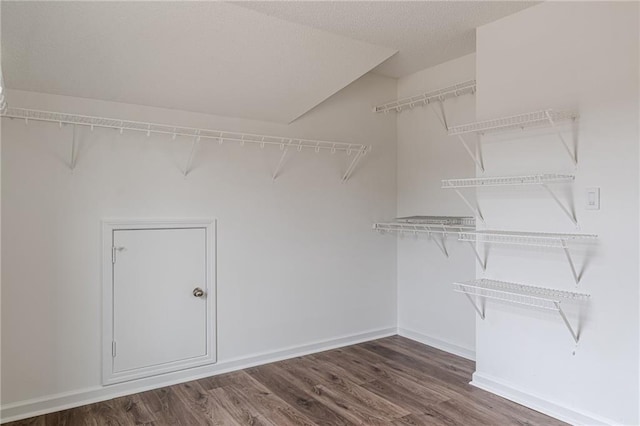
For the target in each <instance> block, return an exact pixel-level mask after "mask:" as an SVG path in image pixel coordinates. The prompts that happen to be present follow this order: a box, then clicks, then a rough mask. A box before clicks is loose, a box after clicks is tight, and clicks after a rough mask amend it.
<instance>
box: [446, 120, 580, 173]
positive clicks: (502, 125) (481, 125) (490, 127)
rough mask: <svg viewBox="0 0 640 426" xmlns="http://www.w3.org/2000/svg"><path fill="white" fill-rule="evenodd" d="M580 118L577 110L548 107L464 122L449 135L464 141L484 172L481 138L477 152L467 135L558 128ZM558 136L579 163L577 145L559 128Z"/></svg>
mask: <svg viewBox="0 0 640 426" xmlns="http://www.w3.org/2000/svg"><path fill="white" fill-rule="evenodd" d="M578 118H579V115H578V114H577V113H576V112H572V111H554V110H552V109H546V110H542V111H534V112H530V113H526V114H518V115H512V116H509V117H502V118H497V119H493V120H485V121H478V122H475V123H468V124H462V125H459V126H453V127H450V128H449V129H448V133H449V136H457V137H458V139H460V141H461V142H462V144H463V146H464V148H465V150H466V151H467V153H468V154H469V156H470V157H471V159H472V160H473V161H474V162H475V163H476V165H478V167H479V168H480V170H482V171H483V172H484V162H483V160H482V149H481V148H480V146H481V141H480V138H478V141H477V144H478V145H477V146H478V149H477V153H474V152H473V151H472V150H471V148H470V147H469V144H468V143H467V141H466V140H465V139H464V136H465V135H469V134H476V135H484V134H486V133H491V132H499V131H504V130H513V129H522V130H524V129H527V128H533V127H544V126H548V127H552V128H556V126H557V124H558V123H560V122H565V121H575V120H577V119H578ZM556 134H557V135H558V138H559V139H560V141H561V142H562V146H563V147H564V148H565V150H566V152H567V154H568V155H569V157H570V159H571V161H572V163H573V164H574V166H575V165H577V164H578V159H577V156H576V150H575V147H574V149H572V148H571V147H570V146H569V144H568V143H567V141H566V140H565V138H564V136H563V135H562V132H561V131H560V130H558V131H557V132H556Z"/></svg>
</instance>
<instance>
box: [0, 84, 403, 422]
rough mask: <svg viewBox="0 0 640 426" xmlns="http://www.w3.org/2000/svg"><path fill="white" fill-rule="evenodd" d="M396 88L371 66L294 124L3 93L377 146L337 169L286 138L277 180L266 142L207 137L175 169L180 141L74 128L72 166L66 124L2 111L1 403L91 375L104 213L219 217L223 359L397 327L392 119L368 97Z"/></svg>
mask: <svg viewBox="0 0 640 426" xmlns="http://www.w3.org/2000/svg"><path fill="white" fill-rule="evenodd" d="M395 90H396V82H395V80H393V79H389V78H385V77H380V76H375V75H367V76H365V77H363V78H362V79H360V80H358V81H357V82H355V83H353V84H352V85H350V86H348V87H347V88H345V89H344V90H343V91H341V92H340V93H338V94H336V95H335V96H333V97H332V98H330V99H329V100H327V101H326V102H324V103H323V104H322V105H320V106H318V107H317V108H315V109H314V110H313V111H311V112H310V113H309V114H307V115H306V116H304V117H302V118H301V119H299V120H298V121H296V122H295V123H293V124H292V125H290V126H282V125H276V124H273V123H264V122H255V121H247V120H241V119H234V118H224V117H217V116H206V115H201V114H193V113H186V112H180V111H171V110H164V109H157V108H149V107H142V106H135V105H125V104H116V103H109V102H101V101H93V100H87V99H79V98H68V97H61V96H53V95H44V94H37V93H27V92H16V91H14V92H10V93H9V98H8V99H9V103H10V105H11V106H13V107H27V108H34V109H42V110H53V111H65V112H74V113H81V114H86V115H100V116H105V117H116V118H127V119H134V120H135V119H137V120H141V121H152V122H159V123H168V124H172V123H175V124H181V125H186V126H193V127H205V128H221V129H228V130H237V131H245V132H254V133H266V134H274V135H283V136H292V137H309V138H318V139H327V140H336V141H345V142H353V143H364V144H370V145H372V146H373V150H372V152H371V153H370V154H368V155H367V156H366V157H365V158H364V159H363V161H362V162H361V163H360V166H359V168H358V169H357V170H356V172H355V173H354V175H353V177H352V178H351V180H350V181H349V182H347V183H346V184H342V183H341V177H342V173H343V172H344V170H345V169H346V167H347V165H348V161H347V158H346V156H344V155H340V154H335V155H331V154H330V153H328V152H327V153H319V154H316V153H314V152H313V151H311V152H300V153H298V152H294V153H293V154H292V156H291V157H290V160H289V161H288V162H287V163H286V166H285V168H284V169H283V171H282V173H281V176H280V178H279V179H278V180H277V181H276V182H275V183H273V182H272V181H271V173H272V171H273V169H274V168H275V165H276V163H277V161H278V159H279V156H280V151H279V150H278V149H277V148H276V149H267V148H265V149H264V150H260V149H259V148H258V147H254V146H246V147H240V146H239V145H238V144H223V145H222V146H219V145H218V144H217V143H215V142H203V143H202V144H201V148H200V150H199V151H198V154H197V157H196V161H195V164H194V167H195V168H194V170H193V171H192V173H191V174H190V175H189V176H188V177H187V178H184V177H183V176H182V174H181V172H180V170H179V167H178V166H179V165H182V164H184V161H185V160H186V157H187V154H188V150H189V147H190V141H189V140H183V141H176V142H174V141H172V140H171V138H170V137H162V136H155V135H152V136H151V137H146V136H145V135H144V134H134V133H126V132H125V134H124V135H119V133H118V132H117V131H113V130H106V129H96V130H95V131H94V132H93V133H91V131H90V130H89V129H79V130H78V132H79V135H80V139H81V141H82V146H81V150H80V153H79V158H78V162H77V166H76V169H75V170H74V171H73V172H71V171H70V170H69V169H68V168H67V166H66V165H65V161H66V159H67V157H68V152H69V150H70V143H71V128H70V127H65V128H62V129H59V128H58V126H57V125H55V124H48V123H38V122H30V123H29V125H25V123H24V122H23V121H20V120H9V119H3V120H2V228H3V233H2V246H3V249H4V250H3V259H2V260H3V262H2V263H3V266H4V268H3V269H2V292H3V298H2V404H3V407H6V406H7V405H8V404H9V406H11V407H14V408H15V406H16V404H17V406H18V408H17V409H15V410H14V413H18V412H19V411H20V407H19V406H20V402H21V401H25V400H28V399H32V398H44V399H45V400H46V399H47V398H49V397H50V396H52V395H56V394H58V395H57V396H60V395H59V394H60V393H65V392H71V393H73V392H77V391H79V392H84V391H86V390H95V389H97V388H98V387H99V385H100V382H101V379H100V371H101V362H100V353H101V352H100V342H101V340H100V333H101V313H100V306H101V304H100V303H101V301H100V294H101V283H100V277H101V273H100V265H101V254H100V236H101V234H100V232H101V227H100V220H101V219H102V218H104V217H125V218H130V217H137V218H145V217H167V218H171V217H216V218H218V259H217V261H218V271H217V278H218V291H217V297H218V324H217V327H218V360H219V363H220V364H224V363H225V362H227V361H230V360H237V359H239V358H243V357H250V356H253V355H255V354H265V353H270V352H273V351H278V350H282V349H291V348H295V347H299V346H303V345H307V344H311V343H314V342H319V341H325V340H333V339H336V338H338V337H343V336H356V337H357V336H362V335H363V333H367V332H374V333H373V334H371V336H373V335H376V333H378V334H380V333H383V334H384V333H389V332H391V333H394V332H395V326H396V303H395V300H396V284H395V281H396V260H395V259H396V244H395V241H394V240H391V239H385V238H380V237H379V236H378V235H376V233H375V232H373V231H372V230H371V224H372V223H373V222H374V221H377V220H380V218H385V217H393V216H394V215H395V212H396V197H395V192H396V148H395V139H396V121H395V117H393V116H392V115H389V116H380V115H376V114H373V113H372V112H371V107H372V105H374V104H376V103H380V102H383V101H385V100H387V99H389V98H393V97H395V94H396V92H395ZM141 314H144V311H143V310H142V311H141ZM198 371H199V372H200V373H202V374H205V373H206V372H207V371H208V370H207V369H200V370H198ZM210 371H214V369H211V370H210ZM98 394H100V393H99V392H98ZM100 395H103V394H100ZM14 403H15V404H14ZM5 414H6V413H5Z"/></svg>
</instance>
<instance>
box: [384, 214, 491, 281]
mask: <svg viewBox="0 0 640 426" xmlns="http://www.w3.org/2000/svg"><path fill="white" fill-rule="evenodd" d="M373 229H374V230H376V231H378V232H380V233H385V232H394V233H398V234H400V235H414V236H417V235H419V234H427V235H428V236H430V237H434V236H438V237H440V239H439V240H438V239H436V238H434V239H433V241H434V242H435V244H436V245H437V246H438V248H439V249H440V251H442V253H443V254H444V255H445V257H449V253H448V251H447V248H446V245H445V241H446V238H447V236H448V235H456V236H457V237H458V240H459V241H462V240H461V239H460V233H461V232H466V231H471V232H472V231H474V230H475V218H473V217H467V216H412V217H405V218H398V219H396V220H395V221H394V222H386V223H375V224H374V225H373ZM469 246H470V247H471V248H472V250H473V252H474V253H475V256H476V260H477V261H478V263H479V265H480V266H481V267H482V269H484V268H485V264H484V262H483V261H482V258H481V257H480V253H478V249H477V247H476V245H475V244H473V243H469Z"/></svg>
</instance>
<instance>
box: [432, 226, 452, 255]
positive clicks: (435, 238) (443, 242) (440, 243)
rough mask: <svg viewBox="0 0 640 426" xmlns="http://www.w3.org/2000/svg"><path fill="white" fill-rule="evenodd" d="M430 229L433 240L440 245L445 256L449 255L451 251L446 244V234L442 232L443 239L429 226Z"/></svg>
mask: <svg viewBox="0 0 640 426" xmlns="http://www.w3.org/2000/svg"><path fill="white" fill-rule="evenodd" d="M427 229H428V230H429V236H430V237H431V238H433V242H434V243H435V245H437V246H438V248H439V249H440V251H441V252H442V253H443V254H444V257H446V258H448V257H449V252H448V251H447V246H446V245H445V241H446V240H445V238H446V234H442V239H441V240H438V239H437V237H436V236H435V234H433V233H432V232H431V228H427Z"/></svg>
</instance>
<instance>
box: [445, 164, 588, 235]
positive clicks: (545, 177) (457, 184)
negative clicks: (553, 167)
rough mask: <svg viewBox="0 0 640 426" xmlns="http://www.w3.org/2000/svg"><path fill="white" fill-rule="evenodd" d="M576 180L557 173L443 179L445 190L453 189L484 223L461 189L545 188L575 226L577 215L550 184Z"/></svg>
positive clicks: (477, 210)
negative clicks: (537, 186) (491, 187)
mask: <svg viewBox="0 0 640 426" xmlns="http://www.w3.org/2000/svg"><path fill="white" fill-rule="evenodd" d="M574 180H575V176H574V175H568V174H557V173H553V174H552V173H547V174H536V175H525V176H496V177H485V178H467V179H443V180H442V188H443V189H453V190H454V191H455V192H456V194H458V196H459V197H460V198H461V199H462V201H464V203H465V204H466V205H467V207H469V208H470V209H471V211H473V213H475V214H476V216H477V217H478V218H479V219H480V220H481V221H482V222H485V220H484V217H483V216H482V213H481V212H480V209H478V207H476V206H473V204H471V202H470V201H469V200H468V199H467V198H466V197H465V196H464V194H463V193H462V192H461V191H460V189H461V188H479V187H488V186H523V185H540V186H541V187H543V188H544V189H545V190H546V191H547V192H548V193H549V194H550V195H551V198H552V199H553V200H554V201H555V202H556V203H557V204H558V206H560V209H562V212H563V213H564V214H565V215H567V217H568V218H569V219H570V220H571V222H573V224H574V225H576V226H577V225H578V220H577V219H576V216H575V213H574V212H573V211H571V210H570V209H569V208H568V207H567V206H565V205H564V204H563V203H562V201H561V200H560V198H559V197H558V196H557V195H556V194H555V193H554V192H553V191H552V190H551V188H549V185H550V184H557V183H573V181H574Z"/></svg>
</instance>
